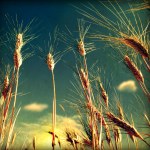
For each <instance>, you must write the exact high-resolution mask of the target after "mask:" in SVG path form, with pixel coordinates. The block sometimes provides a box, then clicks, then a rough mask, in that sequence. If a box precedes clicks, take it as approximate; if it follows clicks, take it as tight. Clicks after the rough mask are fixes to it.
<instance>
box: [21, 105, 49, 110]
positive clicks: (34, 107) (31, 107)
mask: <svg viewBox="0 0 150 150" xmlns="http://www.w3.org/2000/svg"><path fill="white" fill-rule="evenodd" d="M47 108H48V105H47V104H40V103H31V104H28V105H25V106H24V109H25V110H28V111H34V112H41V111H43V110H45V109H47Z"/></svg>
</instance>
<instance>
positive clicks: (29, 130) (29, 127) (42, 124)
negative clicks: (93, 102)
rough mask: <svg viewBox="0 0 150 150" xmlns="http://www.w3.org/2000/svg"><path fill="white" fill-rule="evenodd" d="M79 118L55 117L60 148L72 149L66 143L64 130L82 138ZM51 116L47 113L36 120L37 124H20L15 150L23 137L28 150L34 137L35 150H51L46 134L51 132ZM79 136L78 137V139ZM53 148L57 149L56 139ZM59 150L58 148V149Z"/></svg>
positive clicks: (50, 140) (49, 138) (22, 141)
mask: <svg viewBox="0 0 150 150" xmlns="http://www.w3.org/2000/svg"><path fill="white" fill-rule="evenodd" d="M78 117H79V116H77V115H74V116H72V117H66V116H61V115H57V122H56V128H55V134H56V135H57V136H58V137H59V139H60V141H61V146H62V147H63V149H65V148H68V149H72V146H71V145H70V143H68V142H66V140H65V139H66V134H65V132H66V129H67V131H68V130H69V131H75V133H78V135H80V136H82V134H81V133H83V129H82V126H81V124H80V123H79V121H78V120H79V119H78ZM51 119H52V114H51V113H47V114H46V115H44V116H42V117H40V118H39V119H37V122H36V123H35V122H28V123H26V122H22V123H21V124H20V129H21V130H20V134H19V135H18V136H17V138H18V139H17V140H16V141H17V143H15V145H16V149H17V148H18V146H19V145H20V144H22V143H24V141H25V137H26V138H27V139H28V140H26V142H25V145H26V146H28V148H29V149H32V144H31V142H32V139H33V137H34V136H35V137H36V147H37V149H52V146H51V143H52V135H50V134H49V133H48V131H52V121H51ZM80 136H79V137H80ZM55 148H56V149H58V148H59V145H58V141H57V139H56V145H55ZM59 149H60V148H59Z"/></svg>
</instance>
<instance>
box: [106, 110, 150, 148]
mask: <svg viewBox="0 0 150 150" xmlns="http://www.w3.org/2000/svg"><path fill="white" fill-rule="evenodd" d="M106 115H107V117H108V119H110V120H111V121H112V122H113V123H114V124H116V125H117V126H118V127H120V128H122V129H123V130H125V131H126V132H127V133H128V134H129V135H130V137H137V138H139V139H141V140H142V141H143V142H145V143H146V144H147V145H149V144H148V143H147V142H146V141H145V140H144V139H143V137H142V135H141V134H140V133H139V132H138V131H137V130H136V129H135V127H134V126H132V125H130V124H129V123H127V122H125V121H124V120H121V119H120V118H118V117H116V116H115V115H114V114H113V113H111V112H107V113H106ZM149 146H150V145H149Z"/></svg>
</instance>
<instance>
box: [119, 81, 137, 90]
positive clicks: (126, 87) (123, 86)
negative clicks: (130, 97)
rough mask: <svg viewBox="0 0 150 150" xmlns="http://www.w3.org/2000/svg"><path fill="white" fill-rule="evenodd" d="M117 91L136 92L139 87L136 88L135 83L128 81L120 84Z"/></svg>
mask: <svg viewBox="0 0 150 150" xmlns="http://www.w3.org/2000/svg"><path fill="white" fill-rule="evenodd" d="M117 89H118V90H119V91H129V92H135V91H136V90H137V87H136V84H135V81H133V80H127V81H124V82H122V83H120V84H119V85H118V87H117Z"/></svg>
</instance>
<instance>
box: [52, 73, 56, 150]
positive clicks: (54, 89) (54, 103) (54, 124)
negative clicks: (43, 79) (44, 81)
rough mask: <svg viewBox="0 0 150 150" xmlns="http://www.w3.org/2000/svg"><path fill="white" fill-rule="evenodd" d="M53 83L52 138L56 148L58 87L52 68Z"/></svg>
mask: <svg viewBox="0 0 150 150" xmlns="http://www.w3.org/2000/svg"><path fill="white" fill-rule="evenodd" d="M52 83H53V92H54V93H53V94H54V95H53V112H52V116H53V117H52V130H53V139H52V146H53V149H54V146H55V127H56V87H55V77H54V71H53V70H52Z"/></svg>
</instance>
